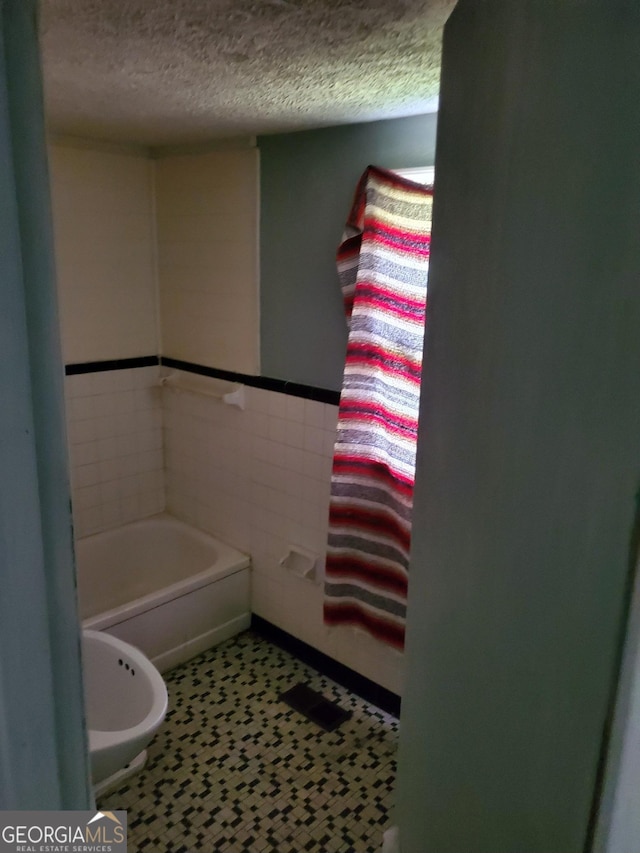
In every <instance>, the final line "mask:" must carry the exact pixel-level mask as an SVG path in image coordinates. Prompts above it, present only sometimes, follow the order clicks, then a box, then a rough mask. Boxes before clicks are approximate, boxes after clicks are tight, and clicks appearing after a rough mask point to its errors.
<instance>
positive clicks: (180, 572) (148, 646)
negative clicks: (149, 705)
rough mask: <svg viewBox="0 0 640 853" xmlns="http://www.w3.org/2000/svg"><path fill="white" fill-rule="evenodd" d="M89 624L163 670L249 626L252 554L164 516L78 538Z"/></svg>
mask: <svg viewBox="0 0 640 853" xmlns="http://www.w3.org/2000/svg"><path fill="white" fill-rule="evenodd" d="M76 560H77V565H78V595H79V600H80V616H81V618H82V624H83V627H84V628H89V629H92V630H95V631H108V632H109V633H110V634H113V635H114V636H116V637H120V639H122V640H124V641H125V642H127V643H131V644H132V645H134V646H137V647H138V648H139V649H141V650H142V651H143V652H144V653H145V654H146V655H147V657H149V658H150V659H151V661H152V662H153V663H154V664H155V666H156V667H157V668H158V669H159V670H160V671H161V672H164V671H165V670H167V669H170V668H171V667H172V666H176V664H178V663H182V662H183V661H185V660H188V659H189V658H191V657H193V656H194V655H196V654H199V653H200V652H202V651H204V650H205V649H208V648H210V647H211V646H213V645H215V644H216V643H220V642H222V641H223V640H226V639H228V638H229V637H232V636H234V634H237V633H238V632H240V631H243V630H245V629H246V628H248V627H249V623H250V621H251V606H250V582H249V558H248V557H247V556H246V554H242V553H240V552H239V551H236V550H235V548H231V547H230V546H229V545H225V544H224V543H223V542H219V541H218V540H217V539H214V538H213V537H211V536H208V535H207V534H206V533H202V532H201V531H199V530H195V529H194V528H192V527H190V526H189V525H187V524H184V523H183V522H181V521H178V520H177V519H176V518H173V517H172V516H170V515H167V514H165V513H163V514H161V515H155V516H153V517H151V518H146V519H143V520H141V521H134V522H132V523H131V524H126V525H124V526H123V527H119V528H117V529H115V530H108V531H105V532H104V533H96V534H95V535H93V536H86V537H84V538H82V539H78V541H77V542H76Z"/></svg>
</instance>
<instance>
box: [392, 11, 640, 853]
mask: <svg viewBox="0 0 640 853" xmlns="http://www.w3.org/2000/svg"><path fill="white" fill-rule="evenodd" d="M638 56H640V7H639V6H638V4H637V3H630V2H629V3H625V2H620V3H616V4H610V2H609V0H581V2H578V0H575V2H566V3H560V4H557V3H554V4H550V3H540V2H539V1H538V0H522V2H520V3H512V4H507V3H504V2H497V0H496V2H492V0H462V2H460V3H459V5H458V7H457V8H456V11H454V13H453V15H452V17H451V18H450V20H449V23H448V25H447V29H446V35H445V45H444V67H443V82H442V92H441V101H440V113H439V127H438V141H437V177H436V188H435V211H434V232H433V254H432V264H431V273H430V283H429V315H428V321H427V327H428V333H427V347H426V353H425V376H424V381H423V391H422V420H421V437H420V442H419V454H418V469H417V490H416V499H415V500H416V502H415V515H414V531H413V553H412V562H411V581H410V587H409V612H408V621H409V632H408V645H407V663H408V673H407V679H406V692H405V696H404V699H403V707H402V726H401V744H400V760H399V774H398V789H399V790H398V797H397V801H398V804H399V805H398V823H399V826H400V840H401V849H402V853H579V851H583V850H586V849H588V846H585V839H586V838H587V836H588V826H589V815H590V809H591V804H592V797H593V793H594V787H595V783H596V776H597V764H598V758H599V752H600V747H601V736H602V731H603V725H604V722H605V716H606V713H607V708H608V701H609V697H610V695H611V691H612V689H613V687H614V686H615V681H616V675H617V670H616V661H617V651H618V641H619V635H620V631H621V629H622V627H623V625H624V617H625V584H626V580H627V566H628V551H629V545H630V536H631V529H632V524H633V519H634V512H635V506H636V504H635V495H636V492H637V490H638V485H639V483H640V240H639V239H638V234H640V160H639V159H638V151H640V63H639V62H638Z"/></svg>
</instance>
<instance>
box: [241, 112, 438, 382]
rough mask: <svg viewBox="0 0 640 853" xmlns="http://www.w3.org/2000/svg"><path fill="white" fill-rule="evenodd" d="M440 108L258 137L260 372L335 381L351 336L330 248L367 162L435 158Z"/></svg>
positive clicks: (400, 163) (397, 164)
mask: <svg viewBox="0 0 640 853" xmlns="http://www.w3.org/2000/svg"><path fill="white" fill-rule="evenodd" d="M435 134H436V115H435V114H430V115H424V116H417V117H412V118H404V119H396V120H390V121H379V122H371V123H368V124H356V125H347V126H345V127H331V128H326V129H322V130H313V131H303V132H299V133H289V134H278V135H275V136H262V137H260V138H259V140H258V146H259V148H260V163H261V165H260V168H261V187H260V192H261V214H260V218H261V225H260V232H261V236H260V294H261V295H260V310H261V330H260V335H261V360H262V374H263V375H264V376H270V377H275V378H277V379H286V380H289V381H292V382H302V383H304V384H307V385H315V386H318V387H320V388H330V389H333V390H336V391H338V390H340V387H341V385H342V371H343V368H344V355H345V349H346V343H347V331H346V325H345V321H344V313H343V308H342V297H341V294H340V286H339V282H338V277H337V274H336V269H335V253H336V249H337V247H338V243H339V242H340V239H341V236H342V230H343V227H344V222H345V219H346V217H347V213H348V211H349V206H350V204H351V201H352V198H353V194H354V192H355V188H356V185H357V182H358V178H359V177H360V175H361V174H362V173H363V172H364V170H365V169H366V167H367V166H368V165H369V164H375V165H377V166H382V167H386V168H402V167H405V168H407V167H410V166H422V165H428V166H430V165H432V164H433V162H434V156H435Z"/></svg>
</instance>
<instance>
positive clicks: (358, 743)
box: [100, 631, 398, 853]
mask: <svg viewBox="0 0 640 853" xmlns="http://www.w3.org/2000/svg"><path fill="white" fill-rule="evenodd" d="M165 678H166V681H167V687H168V690H169V697H170V698H169V712H168V714H167V718H166V721H165V723H164V725H163V728H162V729H161V731H160V733H159V734H158V735H157V736H156V738H155V740H154V742H153V743H152V745H151V746H150V748H149V761H148V763H147V766H146V768H145V769H144V770H143V771H142V773H140V774H139V775H138V776H136V777H134V778H133V779H131V780H130V781H129V782H128V783H127V784H125V785H124V786H123V787H122V788H120V789H119V790H117V791H115V792H112V793H111V794H108V795H107V796H106V797H105V798H104V799H103V801H102V802H101V803H100V807H101V808H103V809H107V808H108V809H122V808H124V809H127V810H128V823H129V853H142V851H148V853H200V851H202V853H263V851H278V853H304V851H316V853H379V852H380V850H381V848H382V833H383V831H384V830H385V829H386V828H387V827H388V826H389V825H390V824H391V808H392V800H393V789H394V781H395V754H396V746H397V734H398V722H397V720H396V719H394V718H393V717H391V716H390V715H388V714H386V713H384V712H383V711H380V710H379V709H378V708H375V707H374V706H373V705H369V704H368V703H366V702H365V701H364V700H362V699H360V698H359V697H357V696H354V695H353V694H351V693H349V691H347V690H346V689H344V688H343V687H341V686H339V685H337V684H335V683H334V682H332V681H330V680H329V679H327V678H325V677H324V676H322V675H320V674H318V673H317V672H316V671H315V670H313V669H311V668H309V667H308V666H306V665H305V664H303V663H301V662H300V661H298V660H297V659H296V658H294V657H292V656H291V655H290V654H288V653H287V652H284V651H282V650H281V649H279V648H277V647H276V646H273V645H271V644H270V643H268V642H267V641H266V640H264V639H262V638H260V637H258V636H257V635H255V634H253V633H252V632H250V631H249V632H247V633H244V634H241V635H240V636H238V637H236V638H234V639H233V640H230V641H229V642H227V643H224V644H222V645H220V646H218V647H217V648H215V649H211V650H210V651H208V652H206V653H205V654H203V655H201V656H200V657H197V658H194V659H193V660H192V661H189V662H188V663H186V664H184V665H182V666H180V667H177V668H176V669H174V670H172V671H171V672H170V673H167V674H166V675H165ZM298 681H303V682H305V683H308V684H309V685H310V686H311V687H312V688H313V689H314V690H317V691H319V692H321V693H323V695H324V696H326V697H327V698H328V699H331V700H332V701H337V702H339V704H340V705H341V706H342V707H343V708H345V709H350V710H351V711H352V712H353V716H352V717H351V719H349V720H347V721H346V722H344V723H342V725H341V726H340V728H338V729H337V730H336V731H334V732H331V733H328V732H325V731H323V730H322V729H321V728H319V727H318V726H317V725H315V724H314V723H311V722H309V721H308V720H306V719H305V718H304V717H303V716H302V715H301V714H300V713H299V712H297V711H294V710H293V709H291V708H289V707H288V706H287V705H285V704H284V703H283V702H281V701H279V700H278V695H279V694H280V693H282V692H284V691H285V690H287V689H288V688H289V687H291V686H293V685H294V684H295V683H296V682H298Z"/></svg>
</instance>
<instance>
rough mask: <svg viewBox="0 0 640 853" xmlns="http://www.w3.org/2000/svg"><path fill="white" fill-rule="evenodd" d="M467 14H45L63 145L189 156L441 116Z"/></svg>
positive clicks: (240, 3)
mask: <svg viewBox="0 0 640 853" xmlns="http://www.w3.org/2000/svg"><path fill="white" fill-rule="evenodd" d="M454 2H455V0H41V25H42V51H43V64H44V76H45V93H46V106H47V114H48V120H49V125H50V128H51V130H52V131H54V132H57V133H62V134H67V135H74V136H82V137H90V138H95V139H102V140H106V141H113V142H130V143H138V144H142V145H176V144H184V143H197V142H204V141H206V140H209V139H214V138H219V137H225V136H236V135H247V134H251V135H252V134H256V133H268V132H274V131H283V130H295V129H301V128H305V127H321V126H326V125H334V124H343V123H347V122H358V121H370V120H373V119H378V118H387V117H392V116H404V115H414V114H416V113H421V112H428V111H431V110H433V109H434V108H435V102H436V100H435V99H436V98H437V93H438V82H439V65H440V43H441V38H442V26H443V24H444V22H445V20H446V18H447V16H448V14H449V13H450V11H451V9H452V7H453V5H454Z"/></svg>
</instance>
